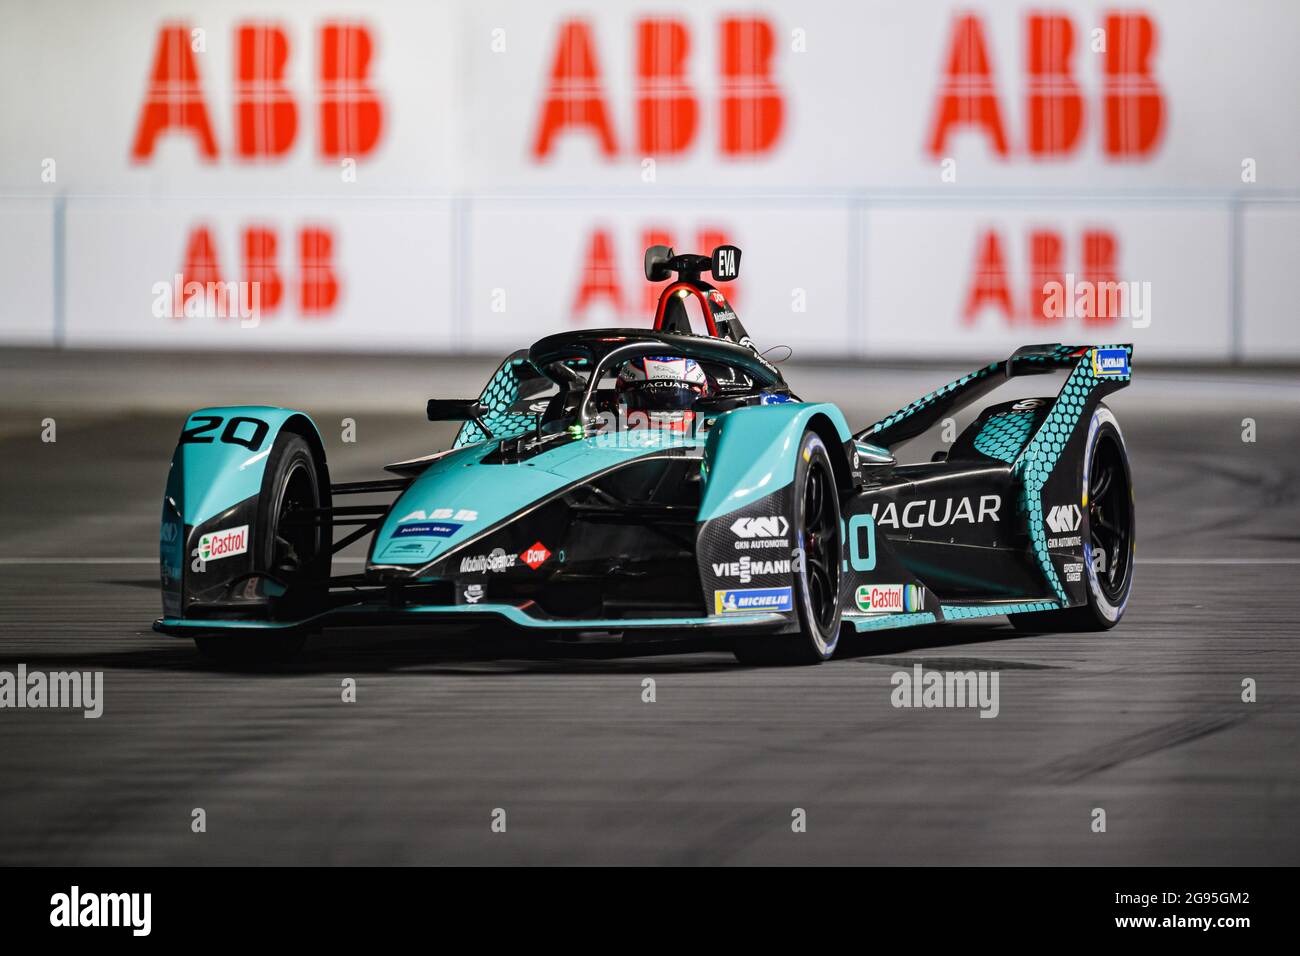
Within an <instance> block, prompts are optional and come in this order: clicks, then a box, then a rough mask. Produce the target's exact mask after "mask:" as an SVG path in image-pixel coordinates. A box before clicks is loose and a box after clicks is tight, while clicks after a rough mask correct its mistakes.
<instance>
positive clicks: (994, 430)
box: [975, 412, 1034, 464]
mask: <svg viewBox="0 0 1300 956" xmlns="http://www.w3.org/2000/svg"><path fill="white" fill-rule="evenodd" d="M1033 427H1034V413H1033V412H1003V413H1002V414H1000V415H994V416H992V417H991V418H989V420H988V421H986V422H985V423H984V427H982V428H981V429H980V433H979V434H978V435H976V436H975V450H976V451H977V452H979V453H980V454H983V455H988V456H989V457H990V458H996V459H997V460H998V461H1005V462H1007V463H1008V464H1010V463H1011V462H1013V461H1015V460H1016V456H1017V455H1018V454H1020V449H1022V448H1024V447H1025V442H1027V441H1029V433H1030V431H1031V430H1032V429H1033Z"/></svg>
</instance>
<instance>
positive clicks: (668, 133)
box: [636, 20, 699, 156]
mask: <svg viewBox="0 0 1300 956" xmlns="http://www.w3.org/2000/svg"><path fill="white" fill-rule="evenodd" d="M689 51H690V34H689V33H687V32H686V27H685V25H683V24H682V23H681V22H680V21H678V20H642V21H641V22H640V23H639V24H638V26H637V54H636V78H637V131H638V136H637V148H638V149H640V150H641V152H642V153H645V154H651V155H659V156H672V155H674V154H676V153H681V152H682V151H684V150H685V149H686V147H688V146H689V145H690V144H691V142H692V141H693V140H694V139H695V126H696V121H697V119H698V115H699V106H698V104H697V103H696V101H695V96H694V95H693V93H692V92H691V88H690V86H689V84H687V82H686V57H687V54H688V52H689Z"/></svg>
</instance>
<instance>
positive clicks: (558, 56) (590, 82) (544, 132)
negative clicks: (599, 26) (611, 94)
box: [533, 20, 617, 159]
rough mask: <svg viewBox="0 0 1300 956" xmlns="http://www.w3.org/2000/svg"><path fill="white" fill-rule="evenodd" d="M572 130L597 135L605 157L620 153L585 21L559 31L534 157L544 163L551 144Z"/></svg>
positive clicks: (571, 21)
mask: <svg viewBox="0 0 1300 956" xmlns="http://www.w3.org/2000/svg"><path fill="white" fill-rule="evenodd" d="M569 127H577V128H580V129H581V128H587V129H588V130H589V131H591V132H593V133H595V135H596V137H597V138H598V140H599V141H600V149H601V152H603V153H604V154H605V155H606V156H613V155H614V153H615V152H616V151H617V147H616V146H615V144H614V130H613V128H612V126H611V125H610V121H609V110H608V108H607V107H606V105H605V94H604V90H603V88H602V85H601V77H600V64H599V63H597V61H596V50H595V45H594V44H593V43H592V40H591V26H590V24H588V23H587V22H586V21H585V20H569V21H567V22H565V23H564V24H562V25H561V27H560V41H559V44H558V45H557V46H556V50H555V60H554V62H553V64H552V65H551V82H550V86H549V88H548V89H547V93H546V100H545V101H544V102H543V104H542V116H541V122H540V123H539V124H538V127H537V136H536V138H535V139H534V141H533V156H535V157H537V158H538V159H541V158H542V157H544V156H546V155H547V154H549V153H550V151H551V144H552V140H553V139H554V138H555V137H556V136H557V135H558V134H560V133H562V132H564V131H565V130H566V129H568V128H569Z"/></svg>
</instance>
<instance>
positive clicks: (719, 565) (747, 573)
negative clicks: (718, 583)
mask: <svg viewBox="0 0 1300 956" xmlns="http://www.w3.org/2000/svg"><path fill="white" fill-rule="evenodd" d="M713 573H714V574H715V575H717V576H718V577H720V578H737V579H738V580H739V581H740V583H741V584H748V583H749V582H750V581H752V580H753V578H754V575H756V574H758V575H762V574H789V573H790V562H789V561H788V560H782V561H761V560H759V559H758V558H751V557H749V556H748V555H746V556H745V557H743V558H741V559H740V560H739V561H715V562H714V563H713Z"/></svg>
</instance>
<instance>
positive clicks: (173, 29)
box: [131, 23, 217, 162]
mask: <svg viewBox="0 0 1300 956" xmlns="http://www.w3.org/2000/svg"><path fill="white" fill-rule="evenodd" d="M172 129H176V130H181V131H187V132H189V133H191V134H192V135H194V136H195V137H196V138H197V140H198V146H199V155H200V156H202V157H203V158H204V159H207V160H212V159H216V158H217V141H216V139H215V138H214V137H213V135H212V123H211V122H210V120H209V119H208V108H207V106H206V104H205V103H204V101H203V88H202V85H201V83H200V81H199V68H198V65H197V64H196V63H195V62H194V53H193V51H192V50H191V49H190V30H189V26H188V25H186V24H184V23H170V24H167V25H165V26H163V28H162V29H161V30H159V31H158V47H157V50H156V51H155V53H154V61H153V70H152V71H151V72H150V74H149V89H148V91H147V92H146V93H145V101H144V109H143V110H141V111H140V122H139V124H138V125H137V126H136V133H135V143H134V145H133V146H132V147H131V158H132V160H133V161H135V162H140V161H142V160H145V159H148V158H149V157H150V156H152V155H153V150H154V144H155V143H156V142H157V140H158V137H159V136H160V135H162V134H163V133H165V132H167V131H169V130H172Z"/></svg>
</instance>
